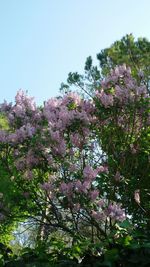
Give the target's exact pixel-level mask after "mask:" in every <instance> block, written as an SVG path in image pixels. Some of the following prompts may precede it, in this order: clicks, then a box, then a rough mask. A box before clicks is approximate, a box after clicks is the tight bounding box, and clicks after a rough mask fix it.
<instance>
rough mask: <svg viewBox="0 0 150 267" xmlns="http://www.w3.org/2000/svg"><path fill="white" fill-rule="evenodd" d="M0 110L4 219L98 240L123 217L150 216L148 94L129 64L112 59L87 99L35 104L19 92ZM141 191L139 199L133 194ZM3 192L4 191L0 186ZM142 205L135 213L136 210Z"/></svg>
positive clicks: (145, 219) (45, 233)
mask: <svg viewBox="0 0 150 267" xmlns="http://www.w3.org/2000/svg"><path fill="white" fill-rule="evenodd" d="M0 111H1V113H2V114H4V115H5V116H6V118H7V120H8V123H9V128H8V129H7V130H5V129H2V130H1V131H0V149H1V155H0V161H1V162H0V163H1V166H3V169H4V170H5V172H6V173H7V176H8V177H9V180H10V183H11V185H12V187H11V188H12V191H11V192H12V194H11V203H7V197H6V196H5V195H4V196H3V201H4V202H5V205H6V212H5V218H3V216H1V218H2V219H1V218H0V220H1V221H2V220H7V219H10V218H11V219H13V218H15V216H16V214H15V212H14V210H13V209H12V206H13V203H16V196H17V205H18V207H19V211H20V216H22V218H23V219H26V218H32V219H33V220H34V221H35V222H36V223H39V225H40V226H39V229H40V231H39V232H40V238H47V237H48V235H49V233H50V232H51V230H52V229H57V230H58V229H59V230H62V231H63V232H64V233H67V234H69V235H70V236H71V237H72V238H73V239H75V238H79V239H80V238H84V237H87V231H88V237H91V240H92V241H93V242H95V241H96V240H97V239H100V240H102V239H103V238H106V237H107V236H109V235H110V233H111V232H112V231H113V230H114V229H116V225H117V224H118V223H119V222H123V221H124V220H126V219H127V218H129V215H130V220H131V221H132V222H133V223H134V225H136V222H137V220H138V222H140V221H142V222H145V224H146V225H147V224H148V223H149V214H148V206H149V194H148V190H149V182H148V181H149V180H148V179H149V173H150V172H149V171H150V170H149V169H150V167H149V152H150V151H149V147H148V144H149V130H150V127H149V123H150V117H149V95H148V93H147V90H146V87H145V85H144V84H143V83H142V80H141V82H140V83H139V82H137V81H136V80H135V79H134V78H133V77H132V75H131V70H130V69H129V68H127V67H126V66H125V65H123V66H118V67H116V68H115V69H114V70H112V71H111V73H110V75H109V76H108V77H107V78H106V79H105V80H103V81H102V82H101V86H100V88H98V89H97V90H96V92H95V95H94V96H93V98H92V99H84V98H82V97H81V96H80V95H78V94H77V93H74V92H71V93H68V94H65V95H64V96H63V97H60V98H53V99H50V100H48V101H46V102H45V103H44V106H43V107H41V108H39V107H37V106H36V104H35V103H34V100H33V98H30V97H29V96H28V95H27V94H26V93H25V92H23V91H21V90H20V91H19V92H18V93H17V96H16V98H15V104H14V105H13V104H8V103H7V102H4V103H3V104H1V107H0ZM137 190H138V192H139V196H141V197H139V199H141V202H140V201H138V202H137V201H136V199H135V197H134V194H135V192H137ZM3 193H4V192H3ZM139 211H140V214H139Z"/></svg>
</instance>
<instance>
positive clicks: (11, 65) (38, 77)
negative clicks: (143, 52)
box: [0, 0, 150, 104]
mask: <svg viewBox="0 0 150 267" xmlns="http://www.w3.org/2000/svg"><path fill="white" fill-rule="evenodd" d="M127 33H133V34H134V36H135V37H141V36H143V37H147V38H148V39H149V40H150V0H142V1H140V0H126V1H125V0H0V102H2V101H3V99H6V100H8V101H13V99H14V96H15V94H16V92H17V90H18V89H19V88H22V89H24V90H28V92H29V94H30V95H31V96H35V99H36V101H37V103H38V104H41V103H42V102H43V101H44V100H46V99H48V98H50V97H52V96H56V95H58V92H59V87H60V83H61V82H65V80H66V78H67V74H68V72H70V71H79V72H82V70H83V67H84V62H85V59H86V57H87V56H89V55H92V56H93V57H95V56H96V54H97V53H98V52H100V50H101V49H103V48H106V47H108V46H109V45H111V44H112V43H113V42H114V41H115V40H117V39H120V38H121V37H122V36H124V35H125V34H127Z"/></svg>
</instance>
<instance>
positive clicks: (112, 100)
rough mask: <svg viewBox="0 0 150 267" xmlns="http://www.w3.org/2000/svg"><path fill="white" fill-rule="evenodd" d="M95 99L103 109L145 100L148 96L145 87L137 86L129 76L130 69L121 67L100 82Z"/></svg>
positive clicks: (124, 66)
mask: <svg viewBox="0 0 150 267" xmlns="http://www.w3.org/2000/svg"><path fill="white" fill-rule="evenodd" d="M96 97H97V98H98V99H99V100H100V102H101V104H102V105H103V106H104V107H105V108H108V107H111V106H114V105H116V104H119V105H123V104H128V103H131V102H136V101H138V100H140V99H141V98H147V97H148V95H147V89H146V86H144V85H143V84H142V85H138V83H137V81H136V80H135V79H134V78H133V77H132V75H131V69H130V68H128V67H126V65H122V66H117V67H116V68H115V69H113V70H112V71H111V73H110V75H109V76H108V77H107V78H106V79H104V80H103V81H102V82H101V88H100V90H98V91H96Z"/></svg>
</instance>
